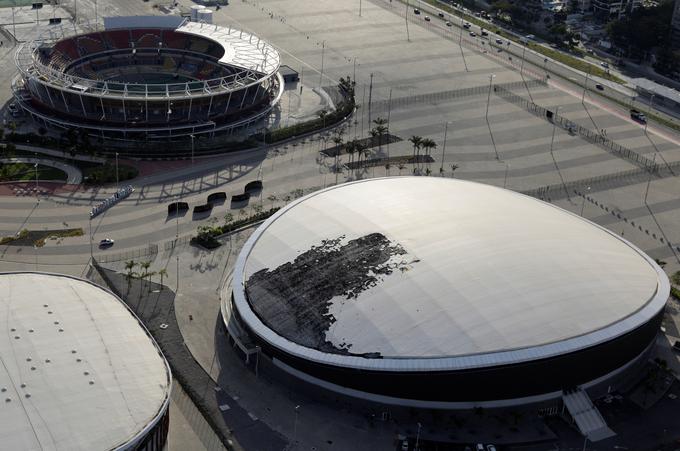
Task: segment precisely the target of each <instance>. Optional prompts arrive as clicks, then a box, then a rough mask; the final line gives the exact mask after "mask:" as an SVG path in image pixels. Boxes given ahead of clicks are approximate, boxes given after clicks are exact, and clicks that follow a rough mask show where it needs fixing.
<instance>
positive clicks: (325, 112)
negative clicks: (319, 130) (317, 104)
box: [319, 110, 328, 128]
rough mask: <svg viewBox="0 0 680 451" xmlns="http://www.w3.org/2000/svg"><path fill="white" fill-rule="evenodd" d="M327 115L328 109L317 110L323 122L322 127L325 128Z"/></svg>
mask: <svg viewBox="0 0 680 451" xmlns="http://www.w3.org/2000/svg"><path fill="white" fill-rule="evenodd" d="M327 115H328V111H326V110H321V111H319V118H320V119H321V121H322V122H323V128H326V116H327Z"/></svg>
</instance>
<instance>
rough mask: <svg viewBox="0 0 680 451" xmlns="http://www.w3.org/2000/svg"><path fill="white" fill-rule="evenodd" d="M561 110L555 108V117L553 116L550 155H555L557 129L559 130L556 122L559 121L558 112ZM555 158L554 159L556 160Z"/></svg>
mask: <svg viewBox="0 0 680 451" xmlns="http://www.w3.org/2000/svg"><path fill="white" fill-rule="evenodd" d="M559 110H560V107H559V106H557V107H555V115H554V116H553V130H552V138H550V155H552V153H553V143H554V142H555V129H556V128H557V124H556V120H557V112H558V111H559ZM554 158H555V157H553V159H554Z"/></svg>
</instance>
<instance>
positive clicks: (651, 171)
mask: <svg viewBox="0 0 680 451" xmlns="http://www.w3.org/2000/svg"><path fill="white" fill-rule="evenodd" d="M652 161H653V163H652V165H653V166H656V153H655V154H654V158H653V159H652ZM654 172H655V171H654V167H652V169H651V170H650V171H649V178H648V179H647V188H646V189H645V205H647V195H648V194H649V185H651V184H652V173H654Z"/></svg>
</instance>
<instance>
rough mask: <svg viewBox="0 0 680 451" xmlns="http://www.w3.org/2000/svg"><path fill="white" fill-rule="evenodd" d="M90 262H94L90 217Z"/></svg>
mask: <svg viewBox="0 0 680 451" xmlns="http://www.w3.org/2000/svg"><path fill="white" fill-rule="evenodd" d="M89 222H90V260H91V261H94V251H93V249H92V216H90V221H89Z"/></svg>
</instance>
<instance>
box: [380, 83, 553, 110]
mask: <svg viewBox="0 0 680 451" xmlns="http://www.w3.org/2000/svg"><path fill="white" fill-rule="evenodd" d="M495 86H501V87H504V88H505V89H518V88H522V89H524V88H525V87H526V86H528V87H530V88H533V87H539V86H540V87H543V86H546V82H545V81H544V80H528V81H527V82H526V83H525V82H524V81H516V82H511V83H503V84H499V85H495ZM488 92H489V85H488V84H486V85H482V86H472V87H470V88H463V89H453V90H450V91H440V92H433V93H429V94H418V95H414V96H406V97H397V98H394V99H392V101H391V102H390V101H388V100H381V101H378V102H373V103H372V104H371V111H387V109H388V108H393V109H399V108H407V107H410V106H414V105H419V104H426V103H434V102H443V101H448V100H453V99H458V98H461V97H471V96H476V95H482V94H484V95H486V94H487V93H488Z"/></svg>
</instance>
